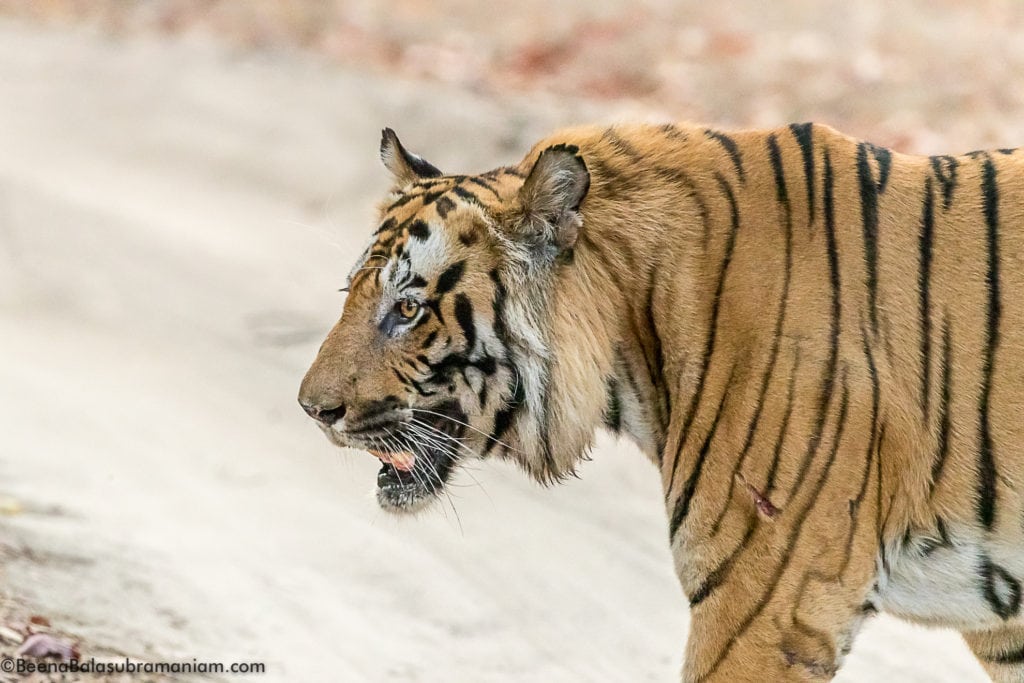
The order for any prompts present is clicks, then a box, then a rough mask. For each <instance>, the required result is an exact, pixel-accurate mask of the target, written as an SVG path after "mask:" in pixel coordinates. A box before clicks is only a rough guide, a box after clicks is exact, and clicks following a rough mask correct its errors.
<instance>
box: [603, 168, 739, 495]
mask: <svg viewBox="0 0 1024 683" xmlns="http://www.w3.org/2000/svg"><path fill="white" fill-rule="evenodd" d="M716 178H717V179H718V182H719V184H720V186H721V189H722V191H723V192H724V193H725V195H726V197H727V198H728V200H729V206H730V208H731V210H732V223H731V227H730V229H729V236H728V238H727V240H726V243H725V255H724V256H723V257H722V265H721V268H720V269H719V271H718V284H717V285H716V286H715V296H714V298H713V299H712V300H711V320H710V322H709V324H708V332H707V337H706V341H705V342H704V353H703V357H702V359H701V369H700V377H699V378H698V380H697V388H696V390H695V391H694V392H693V393H692V394H691V395H690V403H689V405H688V406H687V408H686V413H685V417H684V418H683V425H682V428H681V429H680V432H679V448H678V450H677V451H676V457H675V460H673V461H672V471H671V474H670V475H669V478H668V482H667V484H666V491H665V496H666V499H667V498H668V496H669V495H671V493H672V485H673V483H674V482H675V478H676V470H677V468H678V467H679V460H680V459H681V458H682V455H683V446H685V445H686V438H687V436H689V433H690V427H691V426H692V425H693V420H694V418H695V417H696V416H697V406H698V405H699V404H700V398H701V395H702V394H703V392H704V383H705V381H707V377H708V368H709V367H710V366H711V357H712V356H713V355H714V353H715V341H716V339H717V338H718V316H719V313H720V310H721V305H722V292H723V291H724V290H725V278H726V275H728V273H729V264H730V263H731V262H732V251H733V248H734V247H735V246H736V234H737V232H739V210H738V209H737V207H736V198H735V196H733V193H732V188H731V187H729V184H728V183H726V182H725V181H724V180H723V179H722V177H721V175H716ZM584 234H586V233H584Z"/></svg>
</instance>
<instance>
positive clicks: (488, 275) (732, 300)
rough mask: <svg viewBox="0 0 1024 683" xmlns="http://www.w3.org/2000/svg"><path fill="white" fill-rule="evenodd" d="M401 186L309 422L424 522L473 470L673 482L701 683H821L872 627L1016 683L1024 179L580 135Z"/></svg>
mask: <svg viewBox="0 0 1024 683" xmlns="http://www.w3.org/2000/svg"><path fill="white" fill-rule="evenodd" d="M381 152H382V158H383V160H384V162H385V165H386V166H387V167H388V168H389V169H390V170H391V171H392V174H393V175H394V177H395V180H396V185H395V187H394V189H393V190H392V194H391V196H390V197H389V198H388V201H387V202H386V203H385V204H384V205H383V206H382V209H381V216H380V223H379V228H378V229H377V232H376V233H375V235H374V238H373V239H372V241H371V244H370V245H369V247H368V248H367V250H366V251H365V252H364V254H363V256H362V257H361V258H360V260H359V262H358V263H357V264H356V268H355V269H354V270H353V271H352V275H351V276H350V287H351V290H352V291H351V294H350V296H349V298H348V299H347V300H346V308H345V313H344V314H343V316H342V319H341V320H340V321H339V323H338V324H337V325H336V326H335V329H334V330H332V331H331V333H330V335H329V336H328V338H327V340H326V341H325V343H324V345H323V347H322V348H321V350H320V352H319V354H318V357H317V359H316V361H315V362H314V364H313V366H312V367H311V368H310V370H309V372H308V373H307V375H306V378H305V379H304V381H303V387H302V389H301V392H300V403H302V405H303V408H304V409H305V410H306V411H307V412H308V413H309V414H310V416H311V417H313V418H314V419H315V420H317V422H318V423H319V424H320V425H321V429H323V430H324V431H325V433H326V434H327V435H328V438H330V439H331V440H332V441H333V442H334V443H337V444H339V445H347V446H355V447H359V448H364V449H367V450H370V452H372V453H374V454H375V455H377V457H379V458H380V459H381V460H382V462H383V463H384V467H383V468H382V470H381V473H380V475H379V477H378V486H379V487H380V488H379V490H378V500H379V501H380V502H381V504H382V505H383V506H385V507H386V508H388V509H390V510H394V511H414V510H416V509H419V508H420V507H421V506H422V505H424V504H426V502H427V501H429V500H431V499H432V498H434V497H436V495H437V494H438V493H439V492H440V491H443V487H444V485H445V482H446V481H447V480H448V479H449V477H450V476H451V475H452V472H453V471H455V469H456V468H457V466H458V464H459V462H460V460H462V459H463V458H464V457H465V456H464V455H463V452H464V451H465V452H468V453H470V454H472V455H479V456H480V457H500V458H507V459H509V460H512V461H514V462H516V463H517V464H519V465H520V466H521V467H522V468H523V469H524V470H525V471H526V472H528V473H529V474H531V475H532V476H534V477H535V478H536V479H537V480H538V481H542V482H550V481H554V480H558V479H560V478H563V477H565V476H566V475H567V474H569V473H571V472H572V471H573V468H574V466H575V464H576V463H577V462H579V460H580V459H581V458H582V457H583V456H584V455H585V454H586V452H587V450H588V449H589V447H590V444H591V443H592V438H593V432H594V429H595V428H596V427H597V426H600V425H601V424H603V425H604V426H606V427H608V428H610V429H612V430H614V431H616V432H619V433H622V434H624V435H627V436H629V437H631V438H632V439H633V440H634V441H635V442H636V443H637V444H638V445H639V446H640V448H641V450H642V451H643V452H644V453H645V454H646V455H647V456H648V457H649V458H650V459H651V460H652V461H653V462H655V463H656V465H657V466H658V468H659V471H660V473H661V478H662V483H663V488H664V492H665V505H666V510H667V514H668V530H669V534H670V539H671V543H672V549H673V557H674V560H675V564H676V570H677V574H678V576H679V579H680V583H681V585H682V588H683V590H684V592H685V593H686V595H687V597H688V599H689V603H690V607H691V611H690V613H691V618H692V626H691V634H693V635H692V637H691V638H690V639H689V641H688V643H687V651H686V657H685V665H684V673H683V677H684V679H685V680H688V681H730V682H731V681H761V680H772V681H776V680H778V681H781V680H824V679H828V678H831V677H832V676H833V674H834V673H835V672H836V670H837V669H838V667H839V666H840V665H841V663H842V661H843V657H844V656H845V654H846V653H847V652H848V651H849V649H850V647H851V646H852V643H853V640H854V638H855V636H856V633H857V630H858V629H859V627H860V625H861V623H862V621H863V620H864V619H865V618H866V617H868V616H870V615H871V614H873V613H875V612H877V611H879V610H887V611H889V612H892V613H893V614H896V615H898V616H902V617H905V618H908V619H912V620H915V621H918V622H923V623H927V624H935V625H943V626H949V627H953V628H956V629H958V630H960V631H961V632H962V633H964V636H965V638H966V640H967V642H968V644H969V645H970V646H971V647H972V649H973V650H974V652H975V653H976V654H977V655H978V657H979V659H980V660H981V661H982V664H983V665H984V666H985V667H986V669H987V670H988V672H989V673H990V674H991V675H992V676H993V677H994V678H996V679H997V680H1001V681H1002V680H1005V681H1010V680H1024V614H1022V611H1021V600H1022V595H1021V592H1022V588H1021V582H1022V581H1024V538H1022V534H1024V497H1022V494H1021V487H1022V485H1024V452H1022V447H1021V446H1020V444H1021V443H1022V439H1021V437H1022V436H1024V434H1022V431H1024V427H1022V426H1021V424H1020V423H1021V421H1020V415H1021V408H1022V406H1024V153H1020V152H1016V151H1014V150H995V151H991V152H975V153H971V154H968V155H963V156H956V157H953V156H936V157H916V156H909V155H903V154H898V153H895V152H892V151H890V150H886V149H883V148H880V147H877V146H874V145H872V144H870V143H866V142H861V141H857V140H854V139H852V138H849V137H846V136H844V135H841V134H840V133H838V132H836V131H834V130H832V129H830V128H828V127H826V126H821V125H812V124H795V125H792V126H789V127H785V128H779V129H775V130H768V131H743V132H736V133H728V134H726V133H723V132H720V131H715V130H711V129H706V128H699V127H694V126H687V125H664V126H649V125H631V126H612V127H583V128H573V129H568V130H563V131H559V132H557V133H555V134H553V135H552V136H550V137H549V138H547V139H545V140H543V141H541V142H540V143H538V144H537V145H536V146H535V147H534V149H533V150H531V152H530V153H529V154H527V156H526V158H525V159H524V160H523V161H522V162H521V163H520V164H519V165H518V166H517V167H501V168H498V169H495V170H494V171H490V172H487V173H484V174H480V175H477V176H465V175H445V174H443V173H442V172H441V171H439V170H438V169H437V168H436V167H434V166H433V165H431V164H429V163H428V162H426V161H425V160H423V159H422V158H420V157H418V156H416V155H414V154H411V153H408V152H407V151H406V150H405V149H404V148H403V147H402V145H401V143H399V142H398V139H397V136H395V135H394V133H393V131H390V130H386V131H385V133H384V137H383V140H382V146H381Z"/></svg>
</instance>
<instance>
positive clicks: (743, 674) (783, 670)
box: [683, 562, 875, 683]
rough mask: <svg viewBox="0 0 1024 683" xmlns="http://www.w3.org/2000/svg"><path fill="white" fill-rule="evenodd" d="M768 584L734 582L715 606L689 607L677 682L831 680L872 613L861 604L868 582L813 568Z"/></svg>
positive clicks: (792, 572) (801, 568)
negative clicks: (688, 621) (686, 635)
mask: <svg viewBox="0 0 1024 683" xmlns="http://www.w3.org/2000/svg"><path fill="white" fill-rule="evenodd" d="M766 564H767V562H766ZM846 578H847V579H852V578H853V577H852V576H849V575H848V576H847V577H846ZM865 579H868V580H865ZM769 581H770V583H768V584H767V585H766V584H765V581H764V579H761V580H758V579H755V578H753V577H751V578H750V579H749V580H742V579H741V580H737V581H736V582H735V583H734V585H732V586H730V587H729V588H728V590H724V591H722V593H721V595H720V598H719V599H718V600H717V601H710V600H709V601H707V602H706V603H705V602H702V603H701V604H699V605H697V606H695V607H694V608H693V609H692V610H691V622H690V637H689V641H688V644H687V652H686V658H685V666H684V670H683V681H686V682H687V683H689V682H696V681H700V682H705V681H706V682H708V683H714V682H721V683H726V682H734V681H736V682H739V681H751V682H754V681H758V682H760V681H827V680H830V679H832V677H833V676H835V674H836V671H837V670H838V668H839V666H840V664H841V663H842V660H843V658H844V657H845V655H846V654H848V653H849V650H850V647H851V646H852V644H853V639H854V637H855V635H856V633H857V631H858V630H859V628H860V625H861V623H862V622H863V620H864V618H865V617H866V616H869V615H871V614H873V613H874V611H875V609H874V607H873V606H872V605H871V604H870V603H869V602H868V601H867V596H868V593H869V590H870V578H869V577H865V576H863V575H862V576H861V577H860V578H859V579H858V580H857V581H855V582H854V581H850V582H847V581H844V580H842V579H840V578H838V577H837V576H835V575H834V574H832V573H830V572H828V571H822V570H821V569H820V568H818V567H815V566H813V563H812V564H811V565H810V566H806V565H804V566H799V567H798V566H794V567H793V568H792V569H789V570H786V571H783V572H782V573H781V575H780V576H779V577H778V578H777V580H774V581H771V577H769Z"/></svg>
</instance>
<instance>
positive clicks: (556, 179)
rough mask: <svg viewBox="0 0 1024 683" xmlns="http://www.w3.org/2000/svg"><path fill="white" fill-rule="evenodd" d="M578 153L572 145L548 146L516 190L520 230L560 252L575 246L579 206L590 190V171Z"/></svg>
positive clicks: (580, 222) (578, 225) (579, 220)
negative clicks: (520, 213)
mask: <svg viewBox="0 0 1024 683" xmlns="http://www.w3.org/2000/svg"><path fill="white" fill-rule="evenodd" d="M579 151H580V150H579V148H578V147H576V145H555V146H553V147H548V148H547V149H545V150H544V151H543V152H541V153H540V156H539V157H538V158H537V162H536V163H535V164H534V165H533V169H532V170H531V171H530V174H529V175H528V176H527V177H526V180H525V181H524V182H523V187H522V188H521V189H520V190H519V202H520V206H521V207H522V211H523V216H522V221H523V222H522V226H521V228H520V230H521V231H522V232H525V233H526V236H527V237H529V238H532V239H537V238H541V239H540V241H542V242H546V243H548V244H553V245H554V246H555V247H557V248H558V250H559V251H560V252H561V251H566V250H568V249H572V247H573V246H574V245H575V244H576V238H577V237H579V230H580V227H581V226H582V225H583V217H582V216H580V211H579V210H580V204H581V203H582V202H583V198H584V197H586V196H587V190H589V189H590V172H589V171H588V170H587V165H586V163H584V161H583V158H582V157H581V156H580V154H579Z"/></svg>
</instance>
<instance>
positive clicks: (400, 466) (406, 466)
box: [370, 451, 416, 472]
mask: <svg viewBox="0 0 1024 683" xmlns="http://www.w3.org/2000/svg"><path fill="white" fill-rule="evenodd" d="M370 454H371V455H375V456H377V457H378V458H380V459H381V461H382V462H386V463H388V464H390V465H392V466H393V467H394V468H395V469H396V470H402V471H403V472H408V471H409V470H411V469H412V466H413V464H415V462H416V456H415V455H413V454H412V453H408V452H402V453H384V452H382V451H370Z"/></svg>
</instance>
